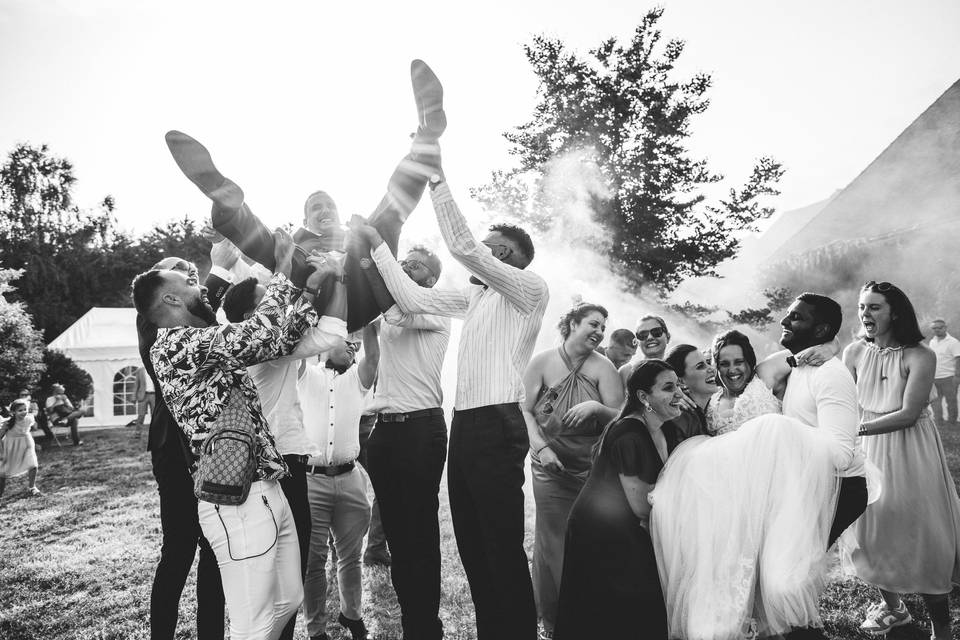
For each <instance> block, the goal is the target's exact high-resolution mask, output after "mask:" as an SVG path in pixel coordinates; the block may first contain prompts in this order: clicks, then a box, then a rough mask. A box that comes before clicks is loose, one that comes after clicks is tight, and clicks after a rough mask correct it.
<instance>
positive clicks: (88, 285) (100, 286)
mask: <svg viewBox="0 0 960 640" xmlns="http://www.w3.org/2000/svg"><path fill="white" fill-rule="evenodd" d="M75 183H76V178H75V177H74V175H73V166H72V165H71V163H70V162H69V161H68V160H66V159H63V158H58V157H56V156H54V155H53V154H51V152H50V150H49V149H48V148H47V146H46V145H42V146H39V147H38V146H32V145H29V144H20V145H17V146H16V147H15V148H14V149H13V151H12V152H10V155H9V156H8V158H7V161H6V162H5V163H4V164H3V166H2V167H0V267H3V268H10V269H23V271H24V275H23V276H22V278H21V279H20V281H19V282H18V283H17V291H16V292H15V293H13V294H11V299H12V300H18V301H22V302H24V303H25V304H26V307H27V309H28V310H29V312H30V313H31V314H32V315H33V318H34V321H35V322H36V326H37V327H38V328H40V329H41V330H42V331H43V335H44V339H45V341H46V342H48V343H49V342H50V341H51V340H53V339H54V338H55V337H56V336H58V335H59V334H60V333H61V332H62V331H63V330H64V329H66V328H67V327H68V326H70V324H72V323H73V322H74V321H76V320H77V319H78V318H79V317H80V316H82V315H83V314H84V313H86V312H87V311H88V310H89V309H90V308H91V307H95V306H103V307H122V306H130V305H131V302H130V281H131V280H132V278H133V276H134V275H136V274H137V273H139V272H141V271H143V270H145V269H148V268H149V267H150V266H151V265H152V264H154V263H155V262H156V261H157V260H158V259H159V258H160V257H162V256H164V255H173V254H178V255H182V256H183V257H185V258H187V259H192V260H197V259H203V258H204V256H205V254H206V251H207V248H209V243H206V241H204V240H203V239H202V238H201V237H200V235H199V233H198V231H197V229H196V225H195V223H194V222H193V221H191V220H190V219H188V218H184V219H183V220H178V221H173V222H169V223H165V224H158V225H157V226H155V227H154V228H153V229H152V230H151V231H150V232H148V233H147V234H145V235H144V236H143V237H142V238H141V239H139V240H136V239H134V238H133V237H131V236H130V235H129V234H127V233H124V232H122V231H120V230H118V228H117V225H116V220H115V219H114V216H113V209H114V202H113V199H112V198H111V197H110V196H107V197H105V198H104V199H103V200H102V202H101V203H100V205H99V206H98V207H97V208H95V209H93V210H85V209H81V208H80V207H78V206H76V205H75V204H74V203H73V197H72V191H73V187H74V185H75Z"/></svg>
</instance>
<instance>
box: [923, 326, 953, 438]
mask: <svg viewBox="0 0 960 640" xmlns="http://www.w3.org/2000/svg"><path fill="white" fill-rule="evenodd" d="M930 330H931V331H933V337H931V338H930V348H931V349H933V352H934V353H935V354H937V370H936V372H935V373H934V374H933V377H934V379H933V384H934V386H935V387H936V389H937V398H936V399H935V400H934V401H933V419H934V420H935V421H936V423H937V426H939V427H942V426H943V424H944V422H943V403H944V400H946V404H947V424H949V425H953V426H956V424H957V386H958V382H960V340H957V339H956V338H954V337H953V336H952V335H950V334H949V333H947V323H946V321H945V320H944V319H943V318H937V319H936V320H934V321H933V322H931V323H930Z"/></svg>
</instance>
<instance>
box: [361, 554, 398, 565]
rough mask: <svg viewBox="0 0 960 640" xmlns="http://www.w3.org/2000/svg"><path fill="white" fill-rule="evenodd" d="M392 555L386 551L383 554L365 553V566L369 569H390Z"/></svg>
mask: <svg viewBox="0 0 960 640" xmlns="http://www.w3.org/2000/svg"><path fill="white" fill-rule="evenodd" d="M390 561H391V558H390V554H389V553H388V552H386V551H384V552H381V553H365V554H363V564H365V565H367V566H368V567H375V566H378V565H379V566H381V567H389V566H390Z"/></svg>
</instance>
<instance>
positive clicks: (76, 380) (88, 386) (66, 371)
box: [39, 349, 93, 405]
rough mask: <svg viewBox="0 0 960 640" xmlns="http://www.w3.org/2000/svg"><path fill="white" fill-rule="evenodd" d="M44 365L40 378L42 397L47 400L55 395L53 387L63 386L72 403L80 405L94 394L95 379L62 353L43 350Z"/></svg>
mask: <svg viewBox="0 0 960 640" xmlns="http://www.w3.org/2000/svg"><path fill="white" fill-rule="evenodd" d="M43 363H44V365H45V367H46V370H45V371H44V373H43V375H42V376H41V377H40V396H39V397H41V398H46V397H48V396H50V395H52V394H53V385H54V384H58V383H59V384H62V385H63V388H64V392H65V393H66V394H67V397H68V398H70V400H71V402H73V404H75V405H79V404H80V402H81V401H83V400H85V399H86V398H87V397H89V396H90V394H91V393H92V392H93V378H91V377H90V374H89V373H87V372H86V371H84V370H83V369H81V368H80V367H79V366H78V365H77V363H75V362H74V361H73V360H72V359H70V357H69V356H67V355H66V354H65V353H63V352H62V351H56V350H53V349H44V350H43Z"/></svg>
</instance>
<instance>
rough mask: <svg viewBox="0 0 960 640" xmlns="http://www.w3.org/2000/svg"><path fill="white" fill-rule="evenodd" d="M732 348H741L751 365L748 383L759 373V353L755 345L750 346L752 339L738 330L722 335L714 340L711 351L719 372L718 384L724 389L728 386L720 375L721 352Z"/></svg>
mask: <svg viewBox="0 0 960 640" xmlns="http://www.w3.org/2000/svg"><path fill="white" fill-rule="evenodd" d="M731 346H736V347H740V350H741V351H743V359H744V360H746V361H747V364H749V365H750V377H749V378H748V379H747V382H750V381H751V380H753V376H754V374H756V373H757V353H756V352H755V351H754V350H753V345H752V344H750V338H748V337H747V336H745V335H743V334H742V333H740V332H739V331H737V330H736V329H731V330H730V331H727V332H725V333H721V334H720V335H718V336H717V337H716V338H714V339H713V347H712V348H711V351H712V352H713V366H714V368H716V370H717V382H719V383H720V386H721V387H723V388H724V389H726V387H727V386H726V385H725V384H723V377H722V376H721V375H720V350H721V349H723V348H724V347H731Z"/></svg>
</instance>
